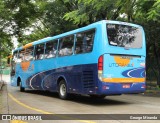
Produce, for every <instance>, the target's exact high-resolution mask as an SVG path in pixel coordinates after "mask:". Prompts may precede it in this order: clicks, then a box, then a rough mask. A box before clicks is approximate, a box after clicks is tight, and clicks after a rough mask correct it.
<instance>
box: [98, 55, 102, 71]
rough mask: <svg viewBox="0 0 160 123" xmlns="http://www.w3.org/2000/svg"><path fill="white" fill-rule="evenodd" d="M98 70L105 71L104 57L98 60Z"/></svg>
mask: <svg viewBox="0 0 160 123" xmlns="http://www.w3.org/2000/svg"><path fill="white" fill-rule="evenodd" d="M98 70H103V55H101V56H100V57H99V59H98Z"/></svg>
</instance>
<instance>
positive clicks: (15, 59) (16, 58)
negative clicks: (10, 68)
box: [13, 51, 18, 62]
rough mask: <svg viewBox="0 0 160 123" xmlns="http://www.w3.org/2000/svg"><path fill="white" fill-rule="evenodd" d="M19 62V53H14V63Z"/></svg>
mask: <svg viewBox="0 0 160 123" xmlns="http://www.w3.org/2000/svg"><path fill="white" fill-rule="evenodd" d="M17 60H18V52H17V51H15V52H14V53H13V61H14V62H17Z"/></svg>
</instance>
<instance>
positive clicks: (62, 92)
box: [58, 79, 68, 100]
mask: <svg viewBox="0 0 160 123" xmlns="http://www.w3.org/2000/svg"><path fill="white" fill-rule="evenodd" d="M58 92H59V97H60V98H61V99H63V100H65V99H67V98H68V93H67V85H66V82H65V80H64V79H62V80H61V81H60V82H59V90H58Z"/></svg>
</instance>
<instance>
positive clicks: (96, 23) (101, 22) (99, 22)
mask: <svg viewBox="0 0 160 123" xmlns="http://www.w3.org/2000/svg"><path fill="white" fill-rule="evenodd" d="M104 23H113V24H123V25H130V26H135V27H140V28H142V27H141V26H140V25H137V24H132V23H128V22H122V21H113V20H102V21H98V22H95V23H92V24H89V25H87V26H85V27H82V28H78V29H75V30H72V31H69V32H65V33H62V34H59V35H56V36H52V37H46V38H43V39H40V40H37V41H34V42H31V43H28V44H26V45H24V46H22V47H19V48H17V49H15V50H14V51H13V52H15V51H17V50H22V49H25V48H28V47H31V46H34V45H37V44H41V43H45V42H48V41H51V40H54V39H59V38H61V37H65V36H67V35H71V34H75V33H77V32H82V31H85V30H88V29H92V28H96V26H98V25H101V24H104Z"/></svg>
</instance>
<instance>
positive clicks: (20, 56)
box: [17, 49, 25, 62]
mask: <svg viewBox="0 0 160 123" xmlns="http://www.w3.org/2000/svg"><path fill="white" fill-rule="evenodd" d="M22 61H25V50H24V49H23V50H20V51H19V55H18V61H17V62H22Z"/></svg>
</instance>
